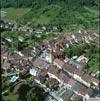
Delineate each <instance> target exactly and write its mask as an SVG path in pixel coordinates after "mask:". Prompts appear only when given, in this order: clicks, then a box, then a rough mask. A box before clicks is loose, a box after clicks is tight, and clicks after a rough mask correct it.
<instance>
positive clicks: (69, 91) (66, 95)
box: [60, 89, 73, 101]
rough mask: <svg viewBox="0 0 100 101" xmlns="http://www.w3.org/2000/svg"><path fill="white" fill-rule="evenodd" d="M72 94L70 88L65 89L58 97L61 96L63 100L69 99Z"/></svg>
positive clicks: (67, 100)
mask: <svg viewBox="0 0 100 101" xmlns="http://www.w3.org/2000/svg"><path fill="white" fill-rule="evenodd" d="M72 95H73V92H72V91H71V90H68V89H67V90H66V91H65V92H64V93H63V94H62V95H61V96H60V98H62V100H63V101H69V100H70V97H71V96H72Z"/></svg>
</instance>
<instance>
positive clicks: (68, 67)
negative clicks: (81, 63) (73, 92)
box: [63, 63, 76, 74]
mask: <svg viewBox="0 0 100 101" xmlns="http://www.w3.org/2000/svg"><path fill="white" fill-rule="evenodd" d="M63 69H64V70H65V71H68V72H70V73H72V74H74V72H75V69H76V67H75V66H74V65H72V64H68V63H65V64H64V66H63Z"/></svg>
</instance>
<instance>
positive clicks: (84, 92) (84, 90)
mask: <svg viewBox="0 0 100 101" xmlns="http://www.w3.org/2000/svg"><path fill="white" fill-rule="evenodd" d="M92 92H93V90H92V89H91V88H87V87H85V86H83V87H82V88H80V90H79V93H80V94H82V95H84V96H85V95H87V94H88V95H91V94H92Z"/></svg>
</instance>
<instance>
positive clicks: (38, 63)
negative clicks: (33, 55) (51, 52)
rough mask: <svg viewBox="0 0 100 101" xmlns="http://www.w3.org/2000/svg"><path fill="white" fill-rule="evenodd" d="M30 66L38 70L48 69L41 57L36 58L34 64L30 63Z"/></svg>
mask: <svg viewBox="0 0 100 101" xmlns="http://www.w3.org/2000/svg"><path fill="white" fill-rule="evenodd" d="M32 64H33V66H34V67H38V68H40V69H43V68H45V69H48V67H49V64H48V63H47V62H46V61H44V60H43V59H42V58H41V57H38V58H37V59H36V60H35V61H34V62H32Z"/></svg>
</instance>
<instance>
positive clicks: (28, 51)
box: [22, 47, 33, 56]
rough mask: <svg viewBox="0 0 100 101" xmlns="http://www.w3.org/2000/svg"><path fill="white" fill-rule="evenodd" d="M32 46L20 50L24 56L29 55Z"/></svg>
mask: <svg viewBox="0 0 100 101" xmlns="http://www.w3.org/2000/svg"><path fill="white" fill-rule="evenodd" d="M32 50H33V48H32V47H27V48H24V49H23V50H22V54H24V55H25V56H29V55H30V54H31V52H32Z"/></svg>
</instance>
